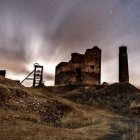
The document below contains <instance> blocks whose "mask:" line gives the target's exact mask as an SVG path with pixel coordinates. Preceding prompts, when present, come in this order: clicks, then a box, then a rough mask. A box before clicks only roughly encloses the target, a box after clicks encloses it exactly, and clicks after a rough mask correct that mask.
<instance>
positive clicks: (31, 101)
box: [0, 79, 71, 123]
mask: <svg viewBox="0 0 140 140" xmlns="http://www.w3.org/2000/svg"><path fill="white" fill-rule="evenodd" d="M2 81H3V82H1V79H0V120H7V119H8V120H9V119H13V118H16V119H24V120H30V121H35V122H45V123H56V122H57V121H59V120H60V119H61V118H62V117H63V115H65V114H66V113H68V112H69V111H70V110H71V108H70V107H69V106H67V105H65V104H63V103H61V102H58V101H56V100H55V99H53V97H49V96H48V97H46V98H44V97H43V98H42V97H41V96H39V95H38V96H36V95H35V94H34V93H32V92H31V91H29V90H28V89H26V88H25V87H23V86H22V85H20V84H19V83H14V82H12V80H8V79H5V80H4V79H2Z"/></svg>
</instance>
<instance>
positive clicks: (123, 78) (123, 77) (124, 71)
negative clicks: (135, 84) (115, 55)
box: [119, 46, 129, 83]
mask: <svg viewBox="0 0 140 140" xmlns="http://www.w3.org/2000/svg"><path fill="white" fill-rule="evenodd" d="M119 82H120V83H129V70H128V56H127V47H126V46H121V47H119Z"/></svg>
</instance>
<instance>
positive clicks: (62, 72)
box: [55, 46, 101, 85]
mask: <svg viewBox="0 0 140 140" xmlns="http://www.w3.org/2000/svg"><path fill="white" fill-rule="evenodd" d="M71 57H72V58H71V60H70V61H69V62H61V63H60V64H58V65H57V66H56V74H55V85H99V84H100V78H101V50H100V49H99V48H98V47H97V46H95V47H93V48H92V49H88V50H86V53H85V54H78V53H72V55H71Z"/></svg>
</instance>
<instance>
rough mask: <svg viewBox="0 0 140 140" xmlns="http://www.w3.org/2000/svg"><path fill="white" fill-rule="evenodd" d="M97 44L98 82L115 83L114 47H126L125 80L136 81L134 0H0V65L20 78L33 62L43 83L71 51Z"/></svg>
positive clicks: (138, 37)
mask: <svg viewBox="0 0 140 140" xmlns="http://www.w3.org/2000/svg"><path fill="white" fill-rule="evenodd" d="M95 45H96V46H98V47H99V48H101V49H102V70H101V81H102V82H108V83H114V82H118V53H119V49H118V48H119V47H120V46H123V45H125V46H127V47H128V59H129V60H128V61H129V74H130V82H131V83H132V84H134V85H136V86H140V83H139V77H140V65H139V64H140V61H139V60H140V55H139V54H140V0H0V69H6V70H7V76H6V77H7V78H11V79H17V80H23V79H24V78H25V77H26V76H27V75H28V74H29V73H30V72H31V71H32V70H33V69H34V66H33V65H34V63H39V64H40V65H43V66H44V78H45V84H46V85H53V84H54V76H55V66H56V65H57V64H59V63H60V62H65V61H69V60H70V59H71V53H73V52H78V53H85V51H86V49H89V48H92V47H93V46H95Z"/></svg>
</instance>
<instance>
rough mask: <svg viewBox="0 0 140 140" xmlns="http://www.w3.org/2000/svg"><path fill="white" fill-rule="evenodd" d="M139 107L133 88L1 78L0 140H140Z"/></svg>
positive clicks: (115, 85) (129, 86) (128, 86)
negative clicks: (31, 83)
mask: <svg viewBox="0 0 140 140" xmlns="http://www.w3.org/2000/svg"><path fill="white" fill-rule="evenodd" d="M125 86H126V87H125ZM124 87H125V88H124ZM130 91H131V92H130ZM121 94H122V95H121ZM85 95H86V96H85ZM126 95H127V96H128V95H129V96H128V97H129V98H128V97H127V100H126V99H125V98H126V97H125V96H126ZM63 96H64V98H63ZM123 96H124V97H123ZM85 97H86V98H85ZM89 97H90V98H93V99H94V102H93V101H92V103H91V101H89ZM122 97H123V99H122ZM99 98H100V100H99ZM114 99H116V102H115V103H116V104H115V105H116V106H117V107H119V109H120V111H119V110H117V111H116V110H115V111H114ZM124 99H125V100H126V101H125V102H124V103H122V104H120V103H119V102H122V101H123V100H124ZM128 101H129V105H127V103H128ZM130 101H131V102H132V103H133V104H131V102H130ZM134 101H135V102H134ZM117 102H118V104H117ZM97 103H98V104H97ZM138 103H139V92H138V90H137V89H136V88H135V87H134V86H132V85H120V84H113V85H110V86H106V87H103V88H98V89H96V88H95V87H85V88H84V87H79V88H78V87H71V86H70V87H65V86H58V87H40V88H39V87H38V88H33V87H32V88H25V87H24V86H22V85H21V84H20V83H19V82H18V81H12V80H10V79H5V78H0V140H17V139H20V140H46V139H47V140H64V139H65V140H139V137H140V133H139V132H140V127H139V126H140V119H139V115H138V113H139V112H137V111H138V110H137V108H139V107H138ZM125 105H126V108H127V112H125V113H126V114H125V113H124V112H122V110H121V107H122V109H124V108H125V107H124V106H125ZM132 105H133V106H132ZM129 107H131V109H130V110H135V109H134V108H136V110H135V111H136V112H135V111H134V112H131V111H130V110H129V109H128V108H129ZM135 113H136V114H135Z"/></svg>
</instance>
